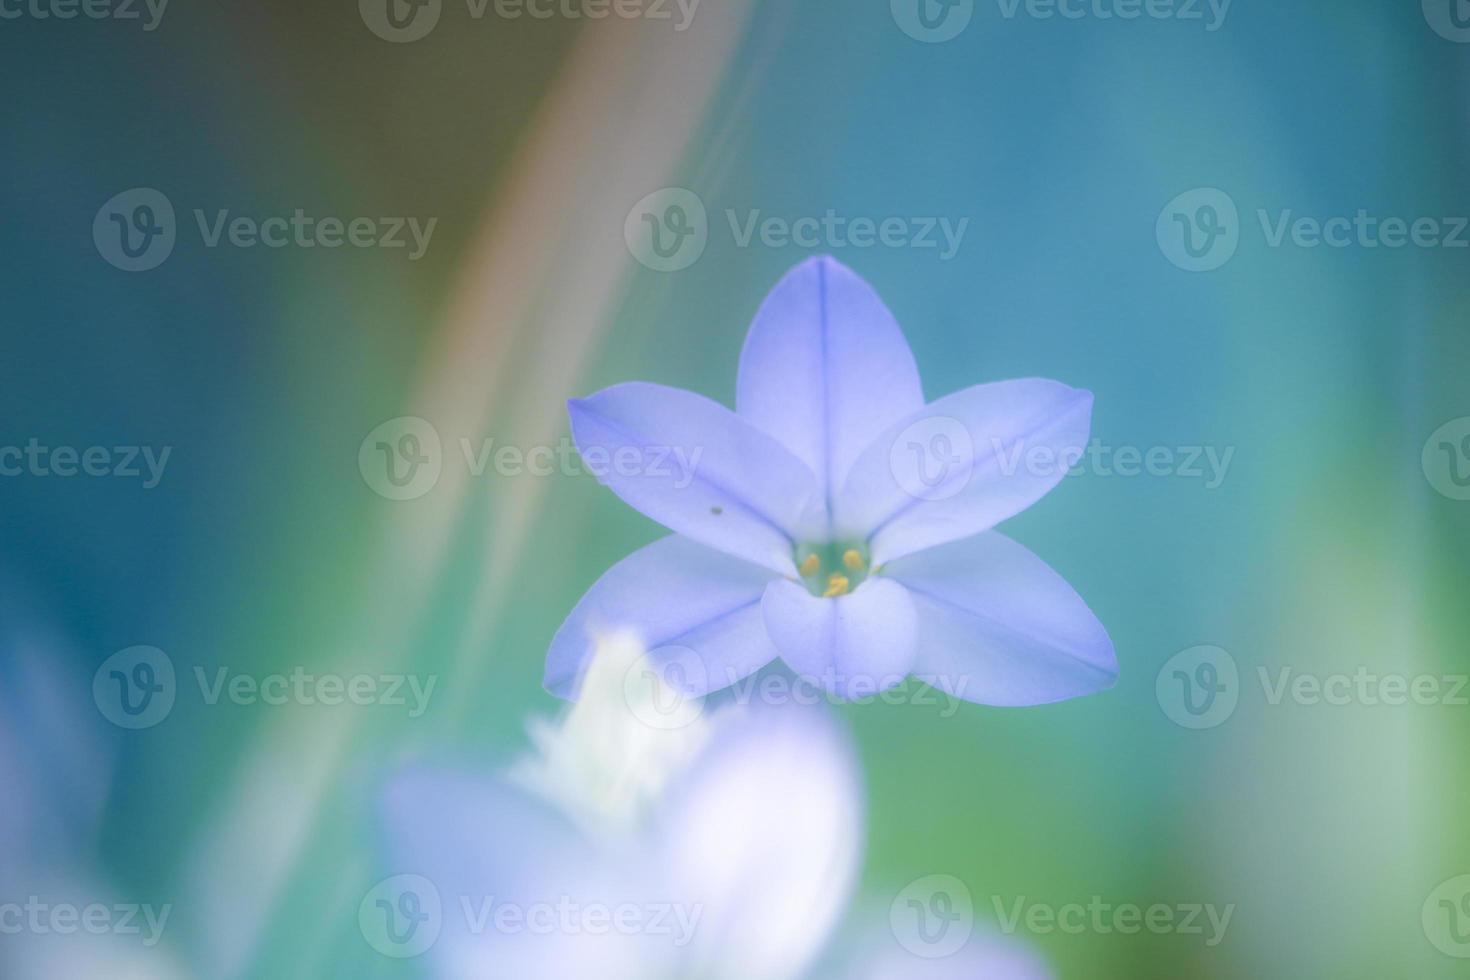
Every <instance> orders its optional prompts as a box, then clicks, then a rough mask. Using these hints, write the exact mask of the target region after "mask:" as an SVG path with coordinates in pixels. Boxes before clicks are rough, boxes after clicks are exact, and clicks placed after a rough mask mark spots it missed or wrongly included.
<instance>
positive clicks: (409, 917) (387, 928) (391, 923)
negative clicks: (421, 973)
mask: <svg viewBox="0 0 1470 980" xmlns="http://www.w3.org/2000/svg"><path fill="white" fill-rule="evenodd" d="M442 925H443V910H442V905H441V903H440V899H439V889H437V888H435V887H434V883H433V882H432V881H430V880H429V879H427V878H425V877H424V876H422V875H394V876H393V877H391V878H384V879H383V880H382V881H380V882H378V883H377V884H376V885H374V886H373V887H372V888H371V889H370V890H369V891H368V893H367V894H366V895H364V896H363V898H362V902H361V903H360V904H359V905H358V906H357V927H358V929H360V930H361V931H362V938H364V939H366V940H367V942H368V945H369V946H371V947H372V948H373V949H375V950H377V951H378V952H380V953H382V954H383V955H384V956H391V957H393V958H394V959H400V960H401V959H408V958H409V957H412V956H418V955H419V954H421V953H423V952H424V951H426V950H427V949H428V948H429V947H430V946H433V945H434V943H435V942H436V941H437V940H438V939H439V929H440V927H441V926H442Z"/></svg>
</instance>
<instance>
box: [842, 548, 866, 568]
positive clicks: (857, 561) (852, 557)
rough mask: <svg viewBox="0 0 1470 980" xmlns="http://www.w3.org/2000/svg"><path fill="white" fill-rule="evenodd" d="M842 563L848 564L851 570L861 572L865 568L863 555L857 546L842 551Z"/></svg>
mask: <svg viewBox="0 0 1470 980" xmlns="http://www.w3.org/2000/svg"><path fill="white" fill-rule="evenodd" d="M842 564H844V565H846V566H847V570H848V571H849V572H861V571H862V570H863V556H862V555H860V554H859V553H858V550H857V549H856V548H848V549H847V550H846V551H844V552H843V553H842Z"/></svg>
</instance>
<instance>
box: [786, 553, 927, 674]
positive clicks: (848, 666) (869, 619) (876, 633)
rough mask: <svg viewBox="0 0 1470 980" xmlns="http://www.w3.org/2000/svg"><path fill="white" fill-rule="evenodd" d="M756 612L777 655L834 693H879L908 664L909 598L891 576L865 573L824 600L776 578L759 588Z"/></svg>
mask: <svg viewBox="0 0 1470 980" xmlns="http://www.w3.org/2000/svg"><path fill="white" fill-rule="evenodd" d="M761 610H762V612H763V613H764V615H765V622H766V632H768V633H769V634H770V636H771V639H772V640H773V641H774V642H775V644H776V649H778V650H780V651H781V659H782V660H784V661H786V663H787V665H788V666H790V667H791V669H792V670H794V671H796V672H797V673H798V674H801V675H803V676H805V677H808V678H811V679H813V680H815V681H816V682H817V683H819V684H821V685H822V686H823V687H825V688H827V690H829V691H831V692H833V693H834V694H837V695H839V696H840V697H844V698H854V699H856V698H861V697H868V696H871V695H873V694H877V693H879V692H880V691H886V690H887V689H888V688H890V687H893V686H895V685H896V684H898V683H900V682H901V681H902V680H903V679H904V677H905V676H907V674H908V672H909V667H910V666H911V665H912V663H913V659H914V651H915V648H916V644H917V639H918V624H917V620H916V617H915V613H914V603H913V601H912V600H911V599H910V598H909V595H908V592H907V590H905V589H904V588H903V586H901V585H899V584H898V583H897V582H893V581H889V580H887V579H882V578H870V579H868V580H867V581H866V582H864V583H863V584H861V585H859V586H858V587H857V589H856V590H855V591H853V593H852V594H851V595H844V596H838V597H837V598H834V599H824V598H821V597H819V596H814V595H812V594H811V593H810V592H808V591H807V590H806V588H804V587H803V586H801V585H800V584H798V583H796V582H793V581H791V580H789V579H779V580H777V581H774V582H772V583H771V584H770V585H769V586H768V587H767V588H766V594H765V597H764V598H763V599H762V600H761Z"/></svg>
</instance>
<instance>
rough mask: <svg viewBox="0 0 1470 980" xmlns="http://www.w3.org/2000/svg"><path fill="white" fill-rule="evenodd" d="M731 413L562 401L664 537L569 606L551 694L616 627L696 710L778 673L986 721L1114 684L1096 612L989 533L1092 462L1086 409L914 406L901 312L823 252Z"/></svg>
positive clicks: (698, 405) (792, 284)
mask: <svg viewBox="0 0 1470 980" xmlns="http://www.w3.org/2000/svg"><path fill="white" fill-rule="evenodd" d="M736 406H737V411H734V412H732V411H730V410H729V409H727V408H725V407H724V406H722V405H720V404H718V403H716V402H714V401H711V400H710V399H708V398H705V397H703V396H701V395H697V394H694V393H692V392H688V391H683V390H680V389H677V388H669V387H665V386H662V385H656V384H646V383H638V382H635V383H628V384H620V385H614V386H613V387H611V388H608V389H605V390H603V391H600V392H598V393H596V394H594V395H591V396H589V397H587V398H582V399H575V400H573V401H571V402H569V403H568V409H569V411H570V414H571V426H572V436H573V439H574V440H575V441H576V444H577V448H578V450H579V451H580V452H581V454H582V455H583V457H584V459H586V460H588V462H589V466H591V465H592V463H593V461H594V460H595V461H596V463H597V466H596V467H595V468H596V469H597V470H598V471H599V473H600V477H601V479H602V480H603V481H604V482H605V483H606V484H607V486H608V487H610V488H611V489H612V491H613V492H614V493H616V494H617V495H618V496H620V497H621V498H622V499H623V500H624V501H625V502H627V503H628V504H630V505H631V506H632V507H634V508H636V509H637V510H639V511H641V512H642V513H644V514H645V515H647V516H648V517H651V518H653V519H654V520H656V521H658V522H660V523H661V524H663V525H664V526H666V527H667V528H669V529H670V530H672V531H674V532H675V533H674V534H673V535H671V536H669V537H666V538H663V539H662V540H660V541H656V542H654V543H653V544H651V545H649V546H648V547H646V548H643V549H642V550H640V551H637V552H635V553H634V554H632V555H630V556H628V557H627V558H625V559H624V560H622V561H621V562H619V563H618V564H616V565H614V566H613V567H612V568H611V569H610V570H608V571H607V572H606V573H605V574H604V575H603V576H602V577H601V578H600V579H599V580H598V581H597V582H596V583H595V584H594V585H593V586H592V588H591V590H590V591H589V592H588V593H587V594H586V595H585V596H584V597H583V598H582V600H581V601H580V602H579V603H578V604H577V606H576V608H575V609H574V610H573V611H572V613H571V615H570V616H569V617H568V618H567V620H566V622H565V623H564V624H563V625H562V627H561V629H560V630H559V631H558V632H557V634H556V636H555V638H554V639H553V640H552V644H551V648H550V651H549V652H548V654H547V660H546V676H545V682H546V687H547V689H548V690H549V691H551V692H552V693H553V694H556V695H558V696H561V697H568V698H575V697H576V696H577V691H578V685H579V679H580V677H581V676H582V674H583V672H584V671H585V669H586V665H587V662H588V659H589V657H590V656H591V652H592V649H593V643H594V641H595V638H596V637H598V636H600V635H606V634H607V633H609V632H612V631H617V630H634V631H636V632H637V633H638V634H639V635H640V636H641V638H642V640H643V642H644V644H645V645H646V647H647V648H648V649H649V650H650V651H651V653H650V659H651V660H652V661H653V662H654V664H655V666H656V667H657V669H659V670H660V671H661V672H662V674H663V676H664V677H665V678H666V679H671V680H674V681H675V682H676V683H677V684H678V686H679V687H680V689H682V690H683V691H684V693H686V694H689V695H691V696H701V695H704V694H706V693H710V692H713V691H717V690H720V689H722V688H725V687H728V686H730V685H731V684H734V683H735V682H737V681H739V680H741V679H742V678H744V677H747V676H749V675H751V674H753V673H755V672H756V671H758V670H760V669H761V668H762V667H764V666H765V665H767V664H769V663H770V662H772V661H773V660H775V659H777V658H778V657H779V658H780V659H781V660H783V661H785V663H786V664H787V666H789V667H790V668H791V669H792V670H793V671H795V672H796V673H797V674H798V675H800V676H802V677H806V678H810V679H814V680H815V681H816V682H818V683H820V684H821V685H822V686H823V687H825V688H826V689H827V690H828V691H830V692H831V693H832V694H834V695H836V696H838V697H844V698H860V697H864V696H869V695H873V694H876V693H878V692H880V691H882V690H886V689H887V688H889V687H892V686H894V685H896V684H898V683H900V682H901V681H902V680H903V679H904V678H905V677H906V676H907V675H910V674H912V675H914V676H916V677H918V678H919V679H920V680H923V681H924V682H926V683H928V684H930V685H931V686H933V687H937V688H939V689H940V690H943V691H945V692H947V693H948V694H950V695H951V696H953V697H956V698H963V699H965V700H969V701H974V702H978V703H982V704H994V705H1030V704H1044V703H1048V702H1053V701H1060V700H1064V699H1066V698H1072V697H1078V696H1081V695H1085V694H1091V693H1094V692H1096V691H1099V690H1102V689H1104V688H1107V687H1110V686H1112V684H1113V682H1114V681H1115V680H1116V678H1117V672H1118V667H1117V658H1116V656H1115V654H1114V651H1113V646H1112V642H1111V641H1110V640H1109V638H1108V635H1107V632H1106V630H1104V629H1103V627H1102V624H1101V623H1099V622H1098V620H1097V618H1096V617H1095V616H1094V615H1093V614H1092V612H1091V611H1090V610H1089V609H1088V608H1087V605H1086V603H1084V602H1083V601H1082V599H1081V598H1080V597H1079V596H1078V595H1077V593H1076V592H1075V591H1073V589H1072V588H1071V587H1070V586H1069V585H1068V584H1067V583H1066V581H1065V580H1063V579H1062V577H1061V576H1059V575H1058V574H1057V573H1056V572H1054V571H1052V569H1051V568H1049V567H1048V566H1047V565H1046V564H1045V563H1044V562H1042V561H1041V560H1040V559H1039V558H1037V557H1036V556H1035V555H1033V554H1032V553H1031V552H1030V551H1028V550H1027V549H1025V548H1023V547H1022V546H1021V545H1019V544H1017V543H1016V542H1014V541H1012V540H1010V539H1009V538H1007V537H1005V536H1003V535H1001V534H999V533H998V532H996V531H994V530H992V528H994V527H995V525H997V524H998V523H1000V522H1001V521H1003V520H1005V519H1006V518H1008V517H1011V516H1013V515H1015V514H1017V513H1019V512H1020V511H1022V510H1024V509H1025V508H1027V507H1029V506H1030V505H1031V504H1033V503H1035V502H1036V501H1037V500H1038V499H1040V498H1041V497H1042V496H1043V495H1045V494H1046V492H1047V491H1049V490H1050V489H1051V488H1052V487H1054V486H1056V484H1057V483H1059V482H1060V481H1061V479H1062V477H1063V476H1065V475H1066V472H1067V468H1068V463H1069V462H1075V460H1076V459H1077V458H1078V457H1079V456H1080V453H1081V451H1082V447H1084V446H1085V445H1086V443H1087V440H1088V433H1089V428H1090V424H1091V414H1092V395H1091V393H1090V392H1087V391H1083V390H1079V389H1076V388H1071V387H1068V386H1067V385H1064V384H1061V383H1060V382H1056V381H1049V380H1044V379H1025V380H1019V381H1002V382H997V383H993V384H982V385H976V386H975V387H972V388H966V389H965V390H963V391H960V392H956V393H955V394H952V395H948V396H946V397H944V398H941V399H939V400H938V401H935V402H931V403H928V404H925V401H924V395H923V390H922V388H921V387H920V383H919V372H918V368H917V366H916V365H915V363H914V356H913V354H912V352H910V350H909V348H908V344H907V343H906V342H905V340H904V337H903V333H902V332H901V331H900V329H899V327H898V323H897V322H896V321H895V320H894V318H893V315H892V314H891V313H889V311H888V309H887V308H886V307H885V306H884V305H883V302H882V300H881V299H879V298H878V295H877V294H876V293H875V292H874V291H873V289H872V288H871V287H870V286H869V285H868V284H867V283H866V282H864V281H863V280H862V279H860V278H859V277H858V276H857V275H856V274H854V273H853V272H852V271H851V270H850V269H848V268H846V267H845V266H843V265H841V264H840V263H838V262H836V261H835V260H833V259H831V258H828V257H819V258H814V259H811V260H809V261H806V262H803V263H802V264H801V265H799V266H797V267H796V268H795V269H793V270H792V271H791V272H790V273H788V274H787V275H786V277H785V278H783V279H782V280H781V282H780V283H778V284H777V286H776V288H775V289H774V290H772V292H771V294H770V295H769V296H768V297H767V298H766V300H765V302H764V304H763V305H762V306H761V308H760V311H759V312H758V313H757V314H756V318H755V322H754V323H752V324H751V328H750V333H749V335H748V336H747V337H746V341H745V348H744V350H743V352H742V353H741V357H740V369H739V377H738V380H737V390H736Z"/></svg>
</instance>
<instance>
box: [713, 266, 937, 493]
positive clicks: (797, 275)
mask: <svg viewBox="0 0 1470 980" xmlns="http://www.w3.org/2000/svg"><path fill="white" fill-rule="evenodd" d="M735 404H736V408H737V409H738V410H739V412H740V414H741V415H742V416H743V417H744V418H746V419H748V420H749V421H750V422H751V423H752V424H754V425H755V426H756V427H758V428H760V429H761V430H762V431H765V432H769V433H770V434H771V435H773V436H775V437H776V438H777V439H779V440H780V441H781V442H782V444H783V445H785V446H786V447H787V448H788V449H790V450H791V451H792V452H794V453H795V454H796V455H797V456H799V457H801V459H802V460H803V461H805V462H806V464H807V465H808V466H810V467H811V469H812V471H813V472H814V473H816V474H817V482H818V486H819V488H820V493H819V494H818V499H819V500H820V501H822V502H824V503H828V502H830V500H831V497H832V494H833V493H835V492H836V490H837V488H838V487H840V486H842V481H843V480H844V479H845V478H846V475H847V471H848V469H849V467H851V466H852V463H853V461H854V460H855V459H857V457H858V455H859V454H860V453H862V451H863V450H864V449H866V448H867V447H868V444H869V443H871V442H872V441H873V439H875V438H876V437H877V436H878V435H880V434H881V433H882V432H883V431H884V430H885V429H886V428H888V427H889V426H890V425H892V424H893V423H894V422H897V421H898V420H899V419H901V418H903V417H905V416H906V415H908V414H910V413H911V412H914V411H917V410H918V409H920V408H922V407H923V405H924V392H923V389H922V388H921V387H920V384H919V369H918V367H917V366H916V365H915V364H914V355H913V353H912V352H910V350H909V346H908V342H907V341H905V340H904V337H903V332H902V331H901V330H899V327H898V323H897V322H896V321H895V320H894V319H893V314H891V313H889V312H888V308H887V307H886V306H884V305H883V301H882V300H881V299H879V298H878V294H877V293H875V292H874V291H873V289H872V287H871V286H869V285H868V284H867V283H866V282H864V281H863V280H862V279H861V278H859V277H858V276H857V275H856V274H855V273H854V272H853V271H852V270H851V269H848V268H847V267H846V266H844V265H842V264H841V263H839V262H837V261H836V260H835V259H832V258H830V257H827V256H820V257H818V258H814V259H810V260H808V261H806V262H803V263H802V264H801V265H799V266H797V267H796V268H795V269H792V270H791V271H790V272H788V273H787V274H786V276H785V278H783V279H782V280H781V281H780V282H779V283H777V284H776V287H775V288H774V289H773V290H771V293H770V295H769V296H767V297H766V300H765V302H764V303H763V304H761V308H760V311H759V312H758V313H757V314H756V316H755V321H754V322H753V323H751V325H750V333H749V335H747V336H746V338H745V348H744V350H742V351H741V354H740V376H739V381H738V383H737V387H736V398H735Z"/></svg>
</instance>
